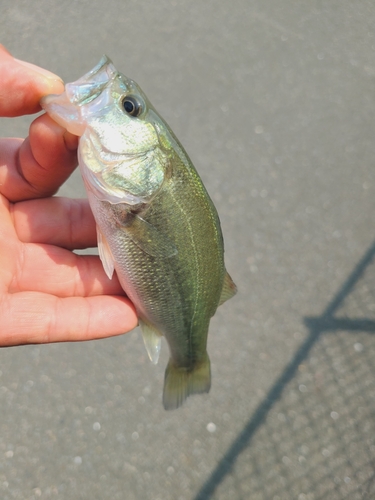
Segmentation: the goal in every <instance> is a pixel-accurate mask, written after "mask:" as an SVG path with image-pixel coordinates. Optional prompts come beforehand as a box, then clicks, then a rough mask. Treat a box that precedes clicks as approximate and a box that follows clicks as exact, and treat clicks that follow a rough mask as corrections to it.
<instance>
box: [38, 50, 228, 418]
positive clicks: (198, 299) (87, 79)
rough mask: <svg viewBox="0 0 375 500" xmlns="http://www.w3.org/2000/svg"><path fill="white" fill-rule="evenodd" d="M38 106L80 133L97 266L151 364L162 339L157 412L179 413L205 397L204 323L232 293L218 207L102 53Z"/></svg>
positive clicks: (139, 94)
mask: <svg viewBox="0 0 375 500" xmlns="http://www.w3.org/2000/svg"><path fill="white" fill-rule="evenodd" d="M41 106H42V108H43V109H44V110H45V111H46V112H47V113H48V114H49V115H50V116H51V118H52V119H53V120H55V121H56V122H57V123H58V124H60V125H62V126H63V127H65V128H66V129H67V130H68V131H69V132H71V133H72V134H75V135H77V136H79V146H78V162H79V167H80V171H81V174H82V178H83V181H84V184H85V188H86V192H87V196H88V200H89V203H90V207H91V210H92V212H93V215H94V218H95V221H96V226H97V240H98V252H99V256H100V259H101V261H102V264H103V267H104V270H105V272H106V274H107V276H108V277H109V278H110V279H111V278H112V276H113V273H114V271H116V273H117V276H118V279H119V281H120V283H121V286H122V288H123V289H124V291H125V293H126V295H127V296H128V297H129V298H130V300H131V301H132V302H133V304H134V306H135V308H136V311H137V314H138V318H139V325H140V327H141V329H142V333H143V339H144V343H145V347H146V350H147V352H148V355H149V357H150V359H151V361H152V362H153V363H155V364H156V363H157V362H158V358H159V352H160V345H161V338H162V337H165V339H166V340H167V344H168V346H169V351H170V358H169V362H168V365H167V367H166V370H165V376H164V389H163V405H164V408H165V409H166V410H172V409H176V408H178V407H180V406H181V405H182V403H183V402H184V401H185V399H186V398H187V397H188V396H190V395H192V394H200V393H207V392H209V390H210V387H211V368H210V359H209V356H208V354H207V335H208V329H209V323H210V319H211V317H212V316H213V315H214V314H215V312H216V309H217V308H218V306H219V305H220V304H222V303H223V302H225V301H226V300H228V299H229V298H231V297H232V296H233V295H234V294H235V293H236V290H237V289H236V285H235V284H234V282H233V280H232V278H231V277H230V275H229V274H228V272H227V271H226V268H225V264H224V244H223V236H222V231H221V227H220V221H219V217H218V213H217V211H216V208H215V206H214V204H213V202H212V200H211V198H210V197H209V195H208V192H207V190H206V188H205V187H204V185H203V182H202V180H201V178H200V177H199V175H198V173H197V171H196V169H195V167H194V166H193V164H192V162H191V160H190V158H189V157H188V155H187V153H186V152H185V150H184V149H183V147H182V145H181V144H180V142H179V141H178V139H177V138H176V136H175V135H174V133H173V132H172V130H171V129H170V127H169V126H168V125H167V123H166V122H165V121H164V120H163V118H162V117H161V116H160V115H159V114H158V112H157V111H156V110H155V108H154V107H153V106H152V104H151V103H150V101H149V100H148V98H147V97H146V95H145V94H144V92H143V91H142V90H141V88H140V87H139V86H138V84H137V83H135V82H134V81H133V80H131V79H130V78H127V77H126V76H125V75H123V74H122V73H120V72H118V71H117V69H116V68H115V66H114V64H113V63H112V61H111V60H110V59H109V58H108V57H107V56H103V57H102V58H101V60H100V61H99V63H98V64H97V65H96V66H95V67H94V68H93V69H92V70H91V71H89V72H88V73H86V74H85V75H84V76H82V77H81V78H79V79H78V80H76V81H74V82H72V83H67V84H66V85H65V90H64V92H63V93H62V94H59V95H54V94H51V95H47V96H44V97H43V98H42V100H41Z"/></svg>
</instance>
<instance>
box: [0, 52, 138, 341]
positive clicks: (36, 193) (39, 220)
mask: <svg viewBox="0 0 375 500" xmlns="http://www.w3.org/2000/svg"><path fill="white" fill-rule="evenodd" d="M0 74H1V79H0V116H5V117H11V116H19V115H25V114H31V113H35V112H38V111H40V109H41V108H40V106H39V101H40V98H41V97H42V96H43V95H46V94H50V93H55V94H59V93H61V92H62V91H63V89H64V86H63V83H62V81H61V80H60V79H59V78H58V77H56V76H55V75H53V74H52V73H49V72H46V71H45V70H42V69H41V68H38V67H36V66H34V65H31V64H29V63H25V62H23V61H18V60H17V59H14V58H13V57H12V56H11V55H10V54H9V52H7V51H6V49H5V48H4V47H3V46H2V45H0ZM76 148H77V138H76V137H75V136H73V135H71V134H69V133H68V132H66V130H65V129H63V128H61V127H60V126H59V125H57V124H56V123H55V122H53V121H52V119H51V118H50V117H49V116H48V115H45V114H44V115H42V116H39V117H38V118H37V119H36V120H34V121H33V123H32V124H31V126H30V130H29V137H28V138H27V139H25V140H22V139H13V138H12V139H8V138H6V139H0V346H10V345H18V344H29V343H42V342H61V341H76V340H89V339H97V338H102V337H108V336H111V335H118V334H121V333H125V332H127V331H129V330H131V329H133V328H134V327H135V326H136V325H137V317H136V314H135V310H134V307H133V305H132V304H131V303H130V301H129V300H128V299H127V298H125V297H124V296H123V291H122V288H121V286H120V284H119V282H118V281H117V278H116V277H115V276H114V277H113V279H112V280H111V281H110V280H108V278H107V277H106V275H105V273H104V270H103V268H102V265H101V262H100V260H99V257H96V256H81V255H76V254H74V253H73V252H72V250H74V249H77V248H87V247H92V246H95V245H96V229H95V221H94V219H93V216H92V214H91V210H90V208H89V205H88V202H87V201H86V200H72V199H68V198H53V197H51V196H52V194H53V193H55V192H56V191H57V189H58V188H59V186H60V185H61V184H62V183H63V182H64V181H65V180H66V179H67V178H68V177H69V175H70V174H71V173H72V171H73V170H74V168H75V167H76V165H77V159H76Z"/></svg>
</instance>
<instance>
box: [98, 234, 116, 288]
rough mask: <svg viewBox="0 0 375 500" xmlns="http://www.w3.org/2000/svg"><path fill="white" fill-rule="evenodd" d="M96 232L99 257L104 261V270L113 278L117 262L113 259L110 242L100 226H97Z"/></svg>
mask: <svg viewBox="0 0 375 500" xmlns="http://www.w3.org/2000/svg"><path fill="white" fill-rule="evenodd" d="M96 234H97V237H98V251H99V257H100V260H101V261H102V264H103V267H104V271H105V273H106V275H107V276H108V278H109V279H110V280H111V279H112V276H113V271H114V269H115V263H114V260H113V256H112V252H111V249H110V248H109V245H108V242H107V240H106V239H105V237H104V235H103V234H102V232H101V231H100V229H99V227H98V226H96Z"/></svg>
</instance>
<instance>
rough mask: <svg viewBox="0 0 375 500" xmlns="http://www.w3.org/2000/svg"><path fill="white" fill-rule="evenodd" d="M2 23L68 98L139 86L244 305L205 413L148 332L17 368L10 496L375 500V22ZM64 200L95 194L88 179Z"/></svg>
mask: <svg viewBox="0 0 375 500" xmlns="http://www.w3.org/2000/svg"><path fill="white" fill-rule="evenodd" d="M0 11H1V15H0V33H1V42H2V43H4V44H5V45H6V46H7V47H8V48H9V50H11V51H12V52H13V53H14V55H15V56H17V57H18V58H21V59H25V60H28V61H30V62H33V63H36V64H39V65H41V66H44V67H46V68H48V69H50V70H52V71H54V72H56V73H58V74H59V75H61V76H62V77H63V78H64V79H65V80H66V81H71V80H74V79H76V78H77V77H79V76H81V75H82V74H83V73H84V72H85V71H87V70H88V69H90V68H91V67H92V66H93V65H94V64H95V63H96V62H97V61H98V59H99V58H100V56H101V55H102V54H103V53H107V54H108V55H109V56H110V57H111V58H112V59H113V60H114V62H115V64H116V66H117V67H118V68H119V69H121V70H122V71H123V72H124V73H125V74H127V75H128V76H130V77H132V78H134V79H135V80H136V81H138V83H139V84H140V85H141V86H142V87H143V89H144V90H145V92H146V93H147V94H148V96H149V97H150V99H151V101H152V102H153V103H154V105H155V106H156V107H157V109H158V110H159V111H160V112H161V114H162V115H163V116H164V117H165V118H166V120H167V121H168V122H169V123H170V125H171V127H172V128H173V130H174V131H175V133H176V135H177V136H178V137H179V138H180V140H181V142H182V143H183V144H184V146H185V147H186V149H187V151H188V152H189V154H190V155H191V157H192V159H193V161H194V163H195V165H196V167H197V169H198V170H199V172H200V173H201V175H202V177H203V179H204V181H205V183H206V186H207V188H208V190H209V192H210V193H211V195H212V197H213V199H214V201H215V202H216V204H217V208H218V210H219V213H220V216H221V220H222V226H223V230H224V235H225V241H226V260H227V267H228V269H229V271H230V273H231V274H232V275H233V278H234V279H235V281H236V282H237V284H238V287H239V294H238V296H237V297H236V298H235V299H233V300H231V301H230V302H228V303H226V304H225V305H224V306H222V307H221V308H220V310H219V311H218V312H217V314H216V316H215V318H214V319H213V321H212V324H211V333H210V337H209V352H210V357H211V360H212V371H213V386H212V390H211V393H210V394H209V395H207V396H201V397H195V398H190V400H189V401H188V402H187V404H186V405H185V406H184V407H183V408H181V409H180V410H178V411H175V412H168V413H167V412H165V411H164V410H163V408H162V405H161V390H162V381H163V374H164V367H165V364H166V360H167V349H166V346H165V345H164V346H163V347H164V348H163V353H162V357H161V358H162V359H161V361H160V362H159V365H158V366H157V367H154V366H153V365H151V364H150V363H149V361H148V359H147V356H146V353H145V351H144V348H143V345H142V340H141V337H140V333H139V332H138V331H137V330H136V331H134V332H132V333H130V334H128V335H125V336H123V337H119V338H114V339H109V340H103V341H96V342H89V343H79V344H60V345H47V346H28V347H16V348H8V349H3V350H2V351H1V352H0V369H1V372H0V373H1V378H0V408H1V416H0V498H2V499H4V500H10V499H30V500H31V499H39V498H42V499H48V498H62V499H69V500H78V499H85V500H86V499H90V500H93V499H97V500H102V499H129V500H131V499H150V500H176V499H178V500H190V499H194V500H204V499H211V498H212V499H215V500H219V499H220V500H224V499H229V498H230V499H234V500H240V499H241V500H243V499H259V500H290V499H296V500H318V499H319V500H324V499H330V500H331V499H338V500H340V499H350V500H353V499H373V498H375V480H374V477H375V476H374V473H375V432H374V431H375V422H374V409H375V400H374V396H375V369H374V367H373V362H372V360H373V358H374V353H375V338H374V332H375V267H374V265H373V264H372V260H373V256H374V253H375V247H374V236H375V231H374V225H375V224H374V214H375V196H374V193H375V173H374V172H375V170H374V162H375V141H374V139H373V136H374V116H375V103H374V83H375V32H374V23H375V7H374V3H373V2H372V1H357V2H352V1H351V0H340V1H337V0H333V1H331V2H318V1H312V2H307V1H300V2H296V1H292V0H285V1H283V2H280V1H277V0H232V1H231V2H224V1H222V2H217V1H216V2H215V1H213V0H207V1H204V2H203V1H197V0H192V1H189V2H187V1H183V0H181V1H180V0H177V1H173V0H170V1H168V0H159V1H158V2H151V1H150V0H146V1H135V0H133V1H123V0H122V1H120V0H117V1H116V0H106V1H105V2H104V1H103V0H102V1H101V0H90V1H84V0H81V1H74V0H66V1H60V2H56V1H51V0H48V1H47V0H40V1H38V2H26V1H24V0H15V1H12V2H10V1H6V0H0ZM28 123H29V119H14V120H4V119H3V120H1V121H0V132H1V134H2V135H25V134H27V126H28ZM60 194H62V195H67V196H73V197H78V196H83V195H84V192H83V189H82V184H81V181H80V179H79V177H78V176H76V175H75V176H73V177H72V178H71V179H70V180H69V181H68V182H67V183H66V185H64V186H63V187H62V189H61V193H60ZM72 321H74V318H72ZM0 328H1V324H0Z"/></svg>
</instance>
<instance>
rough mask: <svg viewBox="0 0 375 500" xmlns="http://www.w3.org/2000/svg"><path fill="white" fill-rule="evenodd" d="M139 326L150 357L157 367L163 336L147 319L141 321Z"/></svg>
mask: <svg viewBox="0 0 375 500" xmlns="http://www.w3.org/2000/svg"><path fill="white" fill-rule="evenodd" d="M139 326H140V327H141V329H142V336H143V342H144V343H145V347H146V351H147V354H148V357H149V358H150V360H151V361H152V363H154V365H156V364H157V362H158V361H159V354H160V346H161V337H162V334H161V333H160V332H159V330H157V329H156V328H155V327H154V326H153V325H151V323H149V322H148V321H147V320H145V319H139Z"/></svg>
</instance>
